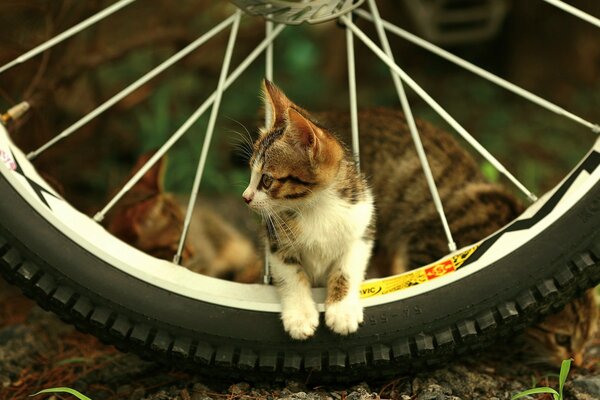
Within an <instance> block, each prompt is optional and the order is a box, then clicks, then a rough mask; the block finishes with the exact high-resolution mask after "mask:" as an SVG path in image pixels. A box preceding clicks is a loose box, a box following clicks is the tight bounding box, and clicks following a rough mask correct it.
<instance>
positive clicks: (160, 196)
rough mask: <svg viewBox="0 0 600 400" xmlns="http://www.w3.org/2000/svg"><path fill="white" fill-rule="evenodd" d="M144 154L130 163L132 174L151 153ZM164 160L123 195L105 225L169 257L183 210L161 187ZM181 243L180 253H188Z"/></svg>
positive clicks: (144, 248)
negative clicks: (132, 164)
mask: <svg viewBox="0 0 600 400" xmlns="http://www.w3.org/2000/svg"><path fill="white" fill-rule="evenodd" d="M151 155H152V154H144V155H142V156H141V157H140V158H139V159H138V160H137V163H136V165H135V166H134V168H133V170H132V173H131V176H133V174H135V173H136V172H137V171H138V170H139V169H140V168H141V167H142V166H143V165H144V164H145V163H146V162H147V161H148V159H149V158H150V157H151ZM165 165H166V163H165V160H164V159H160V160H159V161H158V162H157V163H156V164H155V165H154V166H153V167H152V168H150V169H149V170H148V172H147V173H146V174H145V175H144V176H143V177H142V178H141V179H140V181H139V182H138V183H136V184H135V185H134V186H133V188H132V189H131V190H130V191H129V192H128V193H127V194H126V195H125V196H124V197H123V199H122V200H121V201H120V202H119V204H118V205H117V207H115V210H114V211H113V212H112V213H111V214H110V215H109V218H108V221H107V223H108V225H107V229H108V231H109V232H111V233H112V234H113V235H115V236H117V237H118V238H120V239H121V240H123V241H125V242H127V243H129V244H131V245H133V246H134V247H136V248H138V249H140V250H142V251H144V252H146V253H148V254H150V255H152V256H154V257H158V258H162V259H169V260H170V259H172V258H173V255H174V254H175V253H176V251H177V247H178V244H179V238H180V237H181V231H182V229H183V211H182V210H181V208H180V206H179V205H178V204H177V201H176V200H175V199H174V198H173V197H172V196H171V195H169V194H168V193H165V191H164V189H163V175H164V170H165ZM192 253H193V252H192V250H191V248H189V246H187V245H186V246H185V248H184V253H183V255H182V257H183V260H184V261H185V260H187V259H188V258H189V257H191V255H192Z"/></svg>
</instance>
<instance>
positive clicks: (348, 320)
mask: <svg viewBox="0 0 600 400" xmlns="http://www.w3.org/2000/svg"><path fill="white" fill-rule="evenodd" d="M362 322H363V309H362V306H361V305H360V302H359V301H358V299H357V300H348V299H345V300H342V301H340V302H336V303H331V304H328V305H327V310H326V311H325V323H326V324H327V326H328V327H329V328H330V329H331V330H332V331H334V332H335V333H338V334H340V335H347V334H349V333H353V332H356V331H357V330H358V325H359V324H361V323H362Z"/></svg>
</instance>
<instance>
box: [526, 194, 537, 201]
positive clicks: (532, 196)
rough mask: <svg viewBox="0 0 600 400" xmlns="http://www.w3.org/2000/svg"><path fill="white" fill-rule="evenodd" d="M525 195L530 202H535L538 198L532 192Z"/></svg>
mask: <svg viewBox="0 0 600 400" xmlns="http://www.w3.org/2000/svg"><path fill="white" fill-rule="evenodd" d="M527 196H528V197H529V200H531V202H536V201H537V200H538V197H537V196H536V195H535V194H533V193H529V194H528V195H527Z"/></svg>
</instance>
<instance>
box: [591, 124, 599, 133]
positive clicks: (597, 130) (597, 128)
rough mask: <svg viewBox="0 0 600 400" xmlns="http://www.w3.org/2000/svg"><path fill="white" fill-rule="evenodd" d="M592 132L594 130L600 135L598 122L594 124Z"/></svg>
mask: <svg viewBox="0 0 600 400" xmlns="http://www.w3.org/2000/svg"><path fill="white" fill-rule="evenodd" d="M592 132H594V133H595V134H597V135H600V125H598V124H594V125H593V126H592Z"/></svg>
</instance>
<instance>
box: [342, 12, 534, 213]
mask: <svg viewBox="0 0 600 400" xmlns="http://www.w3.org/2000/svg"><path fill="white" fill-rule="evenodd" d="M343 18H344V22H345V23H346V25H347V26H349V27H350V28H351V29H352V31H353V32H354V34H355V35H356V36H357V37H358V38H359V39H360V40H361V41H362V42H363V43H364V44H365V45H366V46H367V47H369V48H370V49H371V50H372V51H373V52H374V53H375V55H377V57H379V58H380V59H381V60H382V61H383V62H384V63H385V64H387V65H388V67H390V68H391V69H392V70H393V71H394V73H395V74H397V75H399V76H400V78H401V79H402V80H403V81H404V82H406V84H407V85H408V86H410V88H411V89H413V90H414V91H415V92H416V93H417V94H418V95H419V96H420V97H421V98H422V99H423V100H425V102H427V104H429V106H430V107H431V108H433V109H434V110H435V112H437V113H438V114H439V115H440V116H441V117H442V118H443V119H444V120H445V121H446V122H447V123H448V124H450V126H452V127H453V128H454V129H455V130H456V131H457V132H458V133H459V134H460V135H461V136H462V137H463V139H465V140H466V141H467V142H468V143H469V144H470V145H471V146H473V147H474V148H475V149H476V150H477V151H478V152H479V153H480V154H481V155H482V156H483V157H485V158H486V160H488V161H489V162H490V163H491V164H492V165H493V166H494V167H495V168H496V169H497V170H498V171H499V172H500V173H502V174H503V175H505V176H506V177H507V178H508V179H509V180H510V181H511V182H512V183H513V184H514V185H515V186H516V187H517V188H518V189H519V190H521V191H522V192H523V193H524V194H525V195H526V196H527V197H528V198H529V199H530V200H531V201H535V200H537V196H535V195H534V194H533V193H532V192H530V191H529V190H528V189H527V188H526V187H525V186H524V185H523V184H522V183H521V182H519V180H518V179H517V178H515V177H514V176H513V175H512V174H511V173H510V172H509V171H508V170H507V169H506V168H505V167H504V166H503V165H502V164H501V163H500V162H499V161H498V160H497V159H496V158H495V157H494V156H493V155H491V154H490V152H489V151H487V149H486V148H485V147H483V146H482V145H481V144H479V142H477V140H475V138H473V136H471V134H469V132H467V131H466V129H465V128H463V127H462V126H461V125H460V124H459V123H458V122H457V121H456V120H455V119H454V118H453V117H452V116H451V115H450V114H448V112H447V111H446V110H444V108H443V107H441V106H440V105H439V104H438V103H437V102H436V101H435V100H434V99H433V98H432V97H431V96H430V95H429V94H428V93H427V92H426V91H425V90H423V88H421V87H420V86H419V85H418V84H417V83H416V82H415V81H414V80H413V79H412V78H411V77H410V76H409V75H408V74H406V72H404V71H403V70H402V69H401V68H400V67H399V66H398V65H396V64H395V63H394V61H393V60H392V59H390V58H389V57H388V56H387V54H385V52H384V51H383V50H381V49H380V48H379V47H377V45H376V44H375V43H374V42H373V41H372V40H371V39H369V38H368V37H367V35H365V33H364V32H362V31H361V30H360V29H359V28H358V27H357V26H356V25H354V23H352V21H351V20H350V19H349V18H348V17H343Z"/></svg>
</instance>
